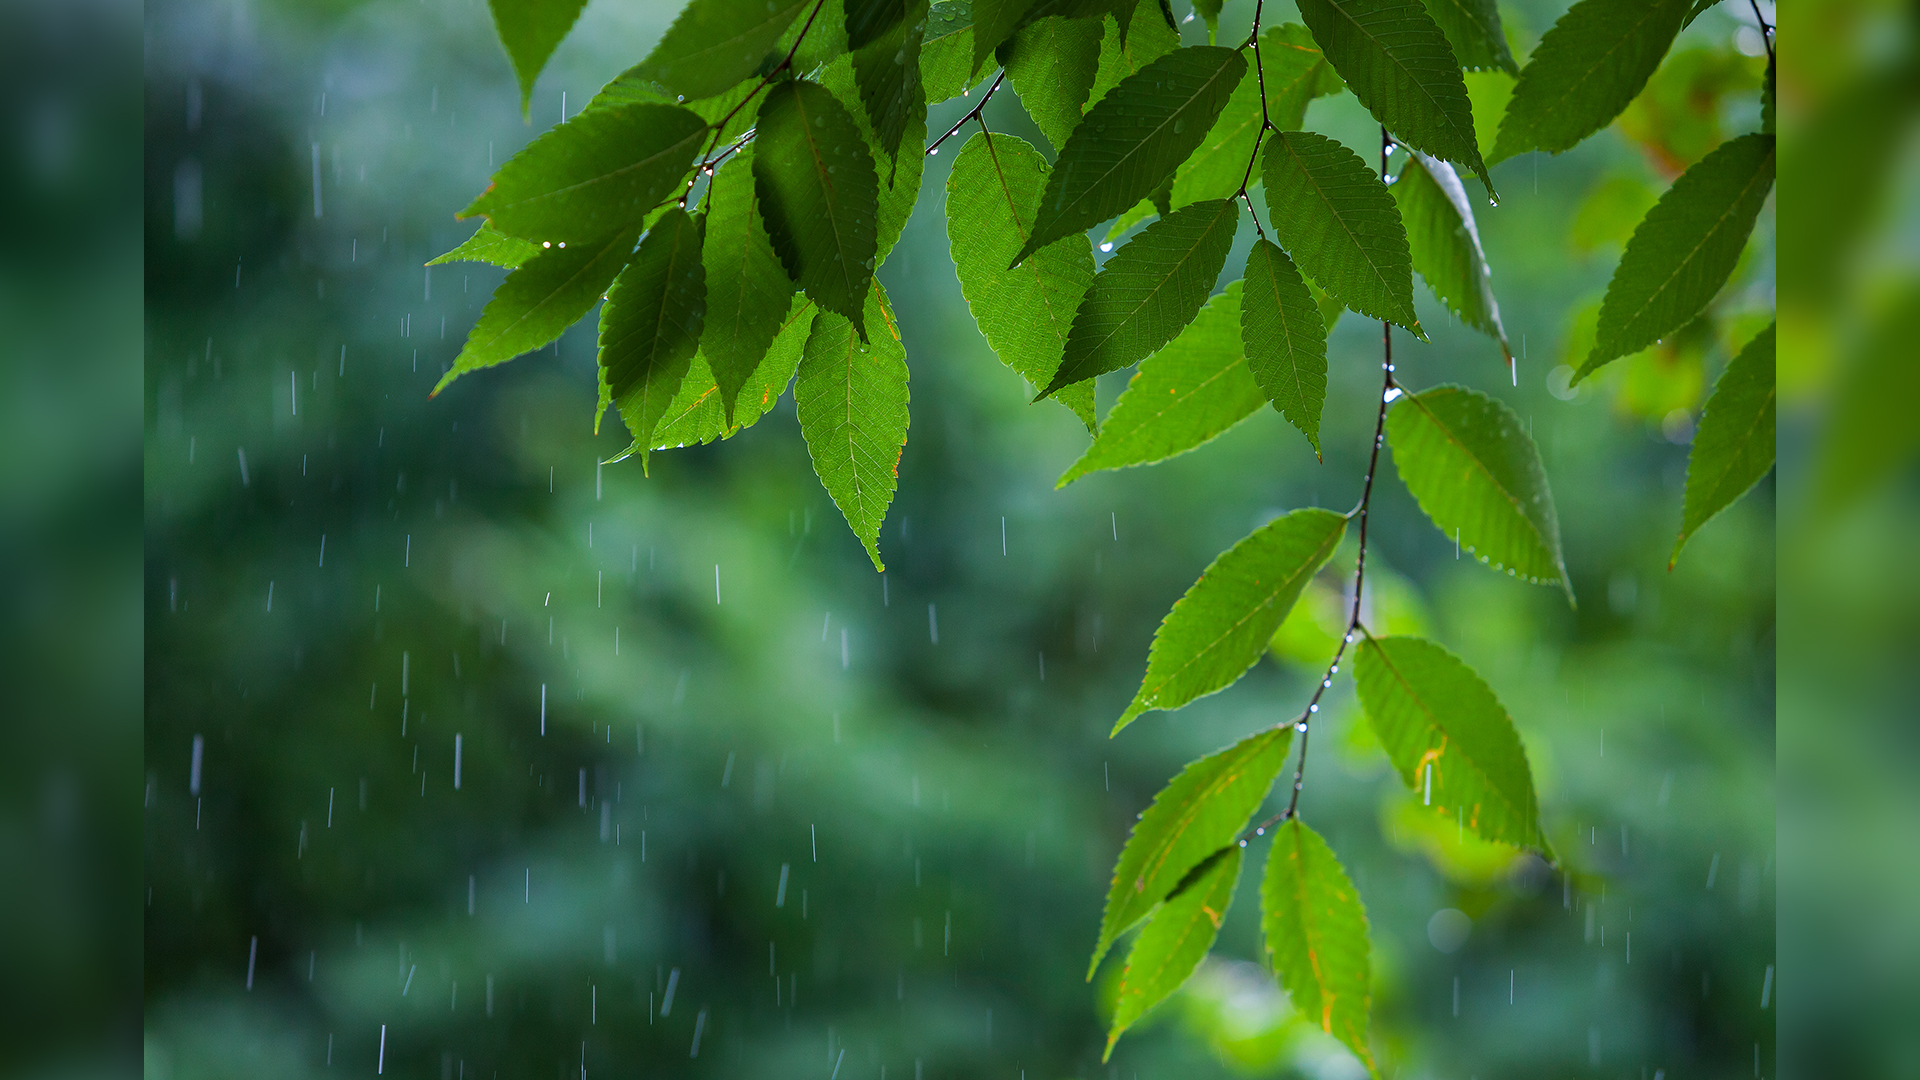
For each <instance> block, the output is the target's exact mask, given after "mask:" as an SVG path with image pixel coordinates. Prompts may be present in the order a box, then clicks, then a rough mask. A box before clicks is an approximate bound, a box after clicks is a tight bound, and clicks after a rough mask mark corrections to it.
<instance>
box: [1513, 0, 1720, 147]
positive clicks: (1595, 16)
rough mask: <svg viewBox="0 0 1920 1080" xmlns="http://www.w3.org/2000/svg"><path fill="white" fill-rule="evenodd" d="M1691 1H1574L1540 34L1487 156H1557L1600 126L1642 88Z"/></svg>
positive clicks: (1658, 61)
mask: <svg viewBox="0 0 1920 1080" xmlns="http://www.w3.org/2000/svg"><path fill="white" fill-rule="evenodd" d="M1692 3H1693V0H1580V2H1579V3H1577V4H1575V5H1573V7H1572V8H1570V9H1568V11H1567V13H1566V14H1565V15H1562V16H1560V21H1559V22H1556V23H1554V24H1553V28H1552V29H1550V30H1548V31H1547V32H1546V35H1545V36H1543V37H1542V38H1541V39H1540V44H1539V45H1538V46H1536V47H1535V48H1534V50H1533V56H1532V57H1531V58H1529V59H1528V60H1527V66H1526V67H1525V68H1523V69H1521V72H1520V81H1519V82H1518V83H1516V84H1515V85H1514V88H1513V98H1512V100H1510V101H1508V102H1507V114H1506V116H1505V118H1503V119H1502V120H1501V121H1500V135H1499V137H1498V138H1497V139H1495V140H1494V144H1493V154H1492V160H1494V161H1496V162H1498V161H1505V160H1506V159H1507V158H1510V157H1513V156H1514V155H1516V154H1524V153H1526V152H1527V151H1529V150H1546V151H1550V152H1552V153H1555V154H1558V153H1560V152H1561V151H1563V150H1571V149H1572V148H1573V147H1574V146H1575V145H1577V144H1578V143H1579V142H1580V141H1581V140H1582V139H1585V138H1586V137H1587V136H1589V135H1591V134H1593V133H1594V132H1596V131H1599V130H1600V129H1601V128H1603V127H1606V126H1607V125H1608V124H1609V123H1612V122H1613V118H1614V117H1616V116H1619V115H1620V110H1622V109H1624V108H1626V107H1627V103H1628V102H1630V101H1632V100H1633V99H1634V97H1635V96H1636V95H1638V94H1639V93H1640V88H1641V87H1643V86H1645V85H1647V79H1648V78H1649V77H1650V76H1652V74H1653V70H1654V69H1655V68H1657V67H1659V66H1660V61H1661V59H1662V58H1663V57H1665V56H1666V55H1667V49H1668V48H1669V47H1670V46H1672V45H1673V38H1674V35H1675V34H1678V33H1679V32H1680V25H1681V22H1682V20H1684V19H1685V18H1686V16H1687V9H1688V8H1689V7H1690V6H1691V5H1692Z"/></svg>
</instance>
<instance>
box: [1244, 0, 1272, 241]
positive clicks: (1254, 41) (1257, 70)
mask: <svg viewBox="0 0 1920 1080" xmlns="http://www.w3.org/2000/svg"><path fill="white" fill-rule="evenodd" d="M1263 3H1264V0H1255V3H1254V5H1253V32H1252V33H1250V34H1248V35H1247V46H1251V47H1252V49H1253V75H1254V78H1256V79H1258V80H1259V81H1260V130H1259V131H1256V132H1254V135H1253V153H1251V154H1248V155H1247V171H1246V172H1244V173H1242V174H1241V175H1240V190H1239V191H1238V192H1236V193H1235V194H1236V195H1238V196H1239V197H1240V198H1242V199H1245V198H1246V197H1247V185H1248V184H1251V183H1252V182H1253V165H1254V162H1256V161H1259V160H1260V144H1261V143H1262V142H1263V141H1265V140H1266V137H1267V132H1269V131H1272V130H1273V118H1272V117H1270V116H1269V115H1268V114H1267V69H1266V66H1265V65H1264V64H1262V63H1261V62H1260V8H1261V6H1262V4H1263ZM1247 46H1242V47H1243V48H1245V47H1247ZM1247 213H1249V214H1251V213H1253V203H1251V202H1249V203H1247ZM1253 227H1254V228H1255V229H1258V228H1259V227H1260V219H1259V218H1255V219H1254V221H1253ZM1260 235H1261V239H1265V238H1266V234H1265V233H1261V234H1260Z"/></svg>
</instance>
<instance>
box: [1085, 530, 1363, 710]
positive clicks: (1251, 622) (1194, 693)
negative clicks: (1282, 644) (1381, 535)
mask: <svg viewBox="0 0 1920 1080" xmlns="http://www.w3.org/2000/svg"><path fill="white" fill-rule="evenodd" d="M1346 534H1347V518H1346V515H1344V514H1336V513H1334V512H1333V511H1331V510H1322V509H1319V508H1318V507H1309V508H1307V509H1304V510H1295V511H1294V512H1293V513H1291V514H1283V515H1281V516H1280V517H1277V518H1275V519H1273V520H1272V521H1270V522H1268V523H1267V524H1265V525H1262V526H1261V527H1259V528H1258V529H1255V530H1254V531H1253V532H1252V533H1251V534H1250V535H1248V536H1247V538H1246V539H1244V540H1242V541H1240V542H1239V543H1237V544H1235V545H1233V547H1231V548H1229V549H1228V550H1227V551H1225V552H1223V553H1222V554H1221V555H1220V557H1219V558H1216V559H1214V560H1213V565H1211V566H1209V567H1207V572H1206V573H1204V574H1202V575H1200V580H1199V581H1196V582H1194V583H1193V587H1192V588H1190V589H1188V590H1187V594H1186V595H1185V596H1182V597H1181V598H1180V600H1179V601H1178V602H1177V603H1175V604H1174V605H1173V610H1172V611H1170V612H1168V613H1167V619H1166V621H1165V622H1163V623H1161V624H1160V629H1159V630H1157V631H1155V632H1154V635H1153V648H1152V650H1151V651H1150V652H1149V653H1148V658H1147V674H1146V677H1145V678H1144V679H1142V680H1141V682H1140V690H1139V692H1138V693H1136V694H1134V696H1133V704H1131V705H1128V706H1127V711H1126V712H1125V713H1122V714H1121V716H1120V720H1119V722H1118V723H1116V724H1114V725H1113V730H1114V732H1115V733H1116V734H1117V733H1118V732H1119V731H1120V729H1121V728H1123V727H1126V726H1127V725H1128V724H1130V723H1132V722H1133V718H1134V717H1136V716H1139V715H1140V714H1141V713H1143V712H1146V711H1147V710H1149V709H1177V708H1179V707H1180V706H1182V705H1185V704H1186V703H1188V702H1189V701H1192V700H1194V699H1195V698H1202V697H1205V696H1207V695H1208V694H1211V693H1215V692H1216V691H1220V690H1224V689H1226V688H1227V687H1229V686H1232V685H1233V684H1234V683H1235V682H1237V681H1239V679H1240V676H1242V675H1245V674H1246V673H1247V670H1248V669H1249V668H1251V667H1253V665H1254V664H1255V663H1257V662H1259V660H1260V655H1261V653H1262V652H1264V651H1265V650H1266V647H1267V642H1268V640H1270V639H1271V638H1272V637H1273V632H1274V631H1275V630H1278V629H1279V628H1280V623H1281V622H1282V621H1283V620H1285V619H1286V617H1287V612H1288V611H1289V610H1291V609H1292V608H1293V603H1294V601H1295V600H1298V599H1299V598H1300V590H1301V589H1303V588H1305V587H1306V584H1307V582H1308V581H1309V580H1311V579H1312V577H1313V575H1314V572H1315V571H1317V570H1319V569H1320V567H1322V566H1324V565H1325V564H1326V561H1327V560H1328V559H1329V558H1331V557H1332V556H1333V552H1334V549H1335V548H1337V547H1339V546H1340V538H1341V537H1343V536H1345V535H1346Z"/></svg>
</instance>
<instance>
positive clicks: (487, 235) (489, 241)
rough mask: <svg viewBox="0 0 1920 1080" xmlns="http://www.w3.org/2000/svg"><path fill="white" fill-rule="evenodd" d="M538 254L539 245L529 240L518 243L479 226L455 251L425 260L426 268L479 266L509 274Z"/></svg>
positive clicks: (483, 226)
mask: <svg viewBox="0 0 1920 1080" xmlns="http://www.w3.org/2000/svg"><path fill="white" fill-rule="evenodd" d="M538 254H540V245H539V244H536V243H534V242H533V241H531V240H522V239H520V238H519V237H517V236H508V235H507V234H506V233H503V232H500V231H498V230H496V229H495V228H494V227H493V226H491V225H486V224H483V225H481V226H480V227H479V228H478V229H475V230H474V232H473V235H472V236H469V237H467V238H466V240H465V241H464V242H462V243H461V245H460V246H459V247H457V248H454V249H453V250H452V251H449V252H447V253H446V254H445V255H441V256H438V257H436V258H433V259H429V260H427V265H428V266H439V265H440V264H441V263H450V262H483V263H492V264H493V265H495V266H499V267H504V268H506V269H508V270H513V269H517V268H518V267H519V266H520V264H521V263H524V262H526V261H527V260H528V259H531V258H533V257H534V256H535V255H538Z"/></svg>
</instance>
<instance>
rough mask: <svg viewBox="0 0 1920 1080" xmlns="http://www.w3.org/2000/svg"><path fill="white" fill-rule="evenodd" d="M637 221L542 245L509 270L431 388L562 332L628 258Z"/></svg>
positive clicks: (590, 305)
mask: <svg viewBox="0 0 1920 1080" xmlns="http://www.w3.org/2000/svg"><path fill="white" fill-rule="evenodd" d="M639 235H640V229H639V227H638V226H629V227H628V228H626V229H624V230H622V231H621V232H618V233H615V234H614V235H612V236H609V237H607V238H605V239H603V240H601V241H599V242H598V243H591V244H574V245H572V246H568V245H565V244H560V245H557V246H554V247H551V248H543V249H541V250H540V252H539V253H538V254H536V255H534V256H533V257H532V258H530V259H528V260H527V261H526V262H525V263H523V264H521V266H520V268H519V269H518V270H515V271H514V272H513V273H511V274H508V275H507V279H506V280H505V281H503V282H501V283H500V287H499V288H497V289H495V290H493V297H492V299H490V300H488V301H487V306H486V307H485V308H484V309H483V310H482V311H481V312H480V321H479V322H476V323H474V324H473V329H472V330H469V331H468V332H467V341H466V344H465V345H462V346H461V347H460V355H459V356H457V357H455V358H454V361H453V366H452V367H451V368H448V369H447V373H446V374H445V375H442V376H441V377H440V381H439V383H437V384H435V386H434V388H433V392H434V393H435V394H438V393H439V392H440V391H442V390H445V389H446V388H447V384H449V383H451V382H453V380H455V379H457V378H459V377H460V376H462V375H465V374H466V373H467V372H469V371H478V370H479V369H481V368H484V367H492V366H493V365H495V364H501V363H505V362H506V361H508V360H511V359H513V358H514V357H516V356H519V355H520V354H522V353H529V352H532V351H533V350H535V349H537V348H539V347H540V346H542V345H545V344H546V343H548V342H550V341H552V340H553V339H555V338H557V337H559V336H560V335H561V333H563V332H564V331H565V330H566V329H567V327H569V326H572V325H573V324H574V323H576V322H578V321H580V319H581V317H582V316H584V315H586V313H587V312H589V311H592V310H593V305H594V304H596V303H599V301H600V297H601V296H602V295H604V294H605V293H606V291H607V286H608V285H610V284H612V282H613V279H614V275H616V274H618V273H619V272H620V268H621V267H623V266H625V265H626V264H627V257H628V256H629V255H631V254H632V253H633V242H634V241H635V240H637V239H639Z"/></svg>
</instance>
